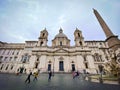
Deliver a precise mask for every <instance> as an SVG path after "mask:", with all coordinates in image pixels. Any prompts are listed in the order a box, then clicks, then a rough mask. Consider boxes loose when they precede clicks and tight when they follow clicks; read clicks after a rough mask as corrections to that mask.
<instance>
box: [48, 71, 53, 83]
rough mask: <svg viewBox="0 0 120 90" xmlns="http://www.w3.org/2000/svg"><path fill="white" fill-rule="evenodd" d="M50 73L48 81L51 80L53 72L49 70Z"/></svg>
mask: <svg viewBox="0 0 120 90" xmlns="http://www.w3.org/2000/svg"><path fill="white" fill-rule="evenodd" d="M48 74H49V77H48V81H50V80H51V76H52V72H51V71H49V72H48Z"/></svg>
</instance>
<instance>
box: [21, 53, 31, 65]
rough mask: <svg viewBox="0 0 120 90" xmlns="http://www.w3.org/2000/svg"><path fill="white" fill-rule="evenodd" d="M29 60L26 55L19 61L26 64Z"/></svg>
mask: <svg viewBox="0 0 120 90" xmlns="http://www.w3.org/2000/svg"><path fill="white" fill-rule="evenodd" d="M29 58H30V56H29V55H28V54H25V55H23V56H22V60H21V61H22V62H23V63H26V62H28V61H29Z"/></svg>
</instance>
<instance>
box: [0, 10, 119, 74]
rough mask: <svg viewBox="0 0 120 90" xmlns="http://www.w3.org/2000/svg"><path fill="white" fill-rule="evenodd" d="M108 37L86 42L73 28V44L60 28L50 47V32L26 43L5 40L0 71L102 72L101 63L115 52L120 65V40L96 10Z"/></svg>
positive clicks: (78, 31) (43, 33) (44, 31)
mask: <svg viewBox="0 0 120 90" xmlns="http://www.w3.org/2000/svg"><path fill="white" fill-rule="evenodd" d="M93 11H94V14H95V16H96V18H97V19H98V21H99V23H100V25H101V27H102V29H103V31H104V33H105V35H106V40H104V41H102V40H100V41H95V40H93V41H85V40H84V36H83V35H82V31H81V30H79V29H78V28H76V30H75V31H74V33H73V35H74V43H75V45H74V46H71V45H70V40H69V38H68V37H67V35H65V34H64V30H62V28H60V30H59V32H58V34H57V35H56V36H55V37H54V39H53V40H52V41H51V42H52V45H51V46H48V45H47V42H48V35H49V34H48V31H47V30H46V28H45V29H44V30H42V31H41V32H40V36H38V37H39V38H38V40H37V41H25V43H6V42H2V41H0V72H3V73H17V72H20V73H29V72H30V71H32V72H35V71H38V70H40V72H41V73H45V72H48V71H52V72H55V73H70V72H72V71H79V72H88V73H91V74H97V73H99V65H103V66H104V64H105V63H106V62H108V61H110V60H111V59H112V55H113V52H114V53H115V55H116V56H118V65H119V66H120V40H119V39H118V37H117V36H115V35H114V34H113V33H112V31H111V30H110V29H109V27H108V26H107V24H106V23H105V21H104V20H103V19H102V17H101V16H100V14H99V13H98V12H97V10H95V9H93Z"/></svg>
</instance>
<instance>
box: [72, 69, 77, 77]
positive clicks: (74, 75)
mask: <svg viewBox="0 0 120 90" xmlns="http://www.w3.org/2000/svg"><path fill="white" fill-rule="evenodd" d="M72 76H73V79H74V78H75V77H76V72H75V71H73V72H72Z"/></svg>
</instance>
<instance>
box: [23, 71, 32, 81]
mask: <svg viewBox="0 0 120 90" xmlns="http://www.w3.org/2000/svg"><path fill="white" fill-rule="evenodd" d="M31 75H32V72H30V73H29V74H28V77H27V79H26V80H25V83H26V82H28V83H30V76H31Z"/></svg>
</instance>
